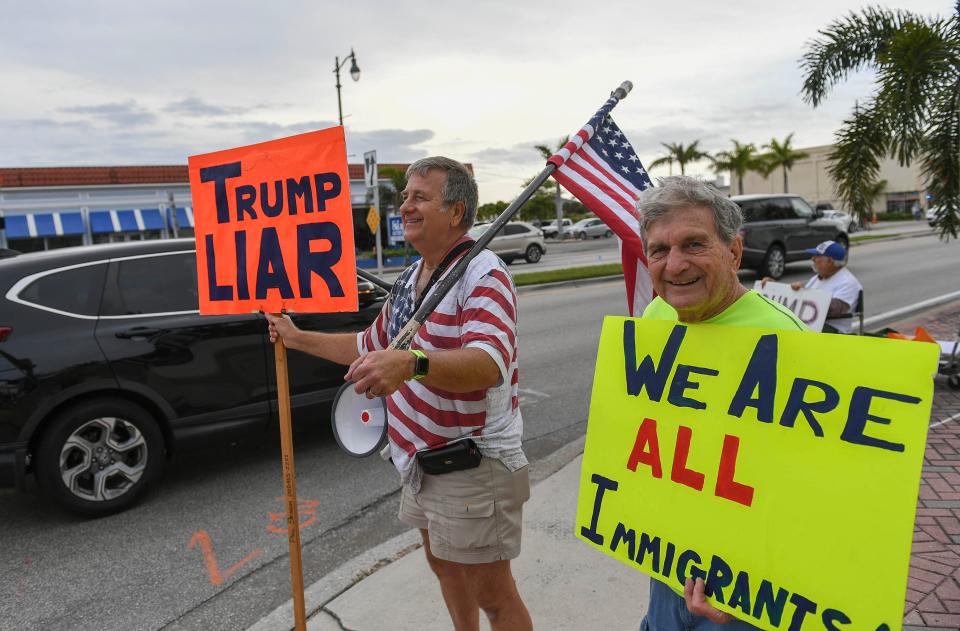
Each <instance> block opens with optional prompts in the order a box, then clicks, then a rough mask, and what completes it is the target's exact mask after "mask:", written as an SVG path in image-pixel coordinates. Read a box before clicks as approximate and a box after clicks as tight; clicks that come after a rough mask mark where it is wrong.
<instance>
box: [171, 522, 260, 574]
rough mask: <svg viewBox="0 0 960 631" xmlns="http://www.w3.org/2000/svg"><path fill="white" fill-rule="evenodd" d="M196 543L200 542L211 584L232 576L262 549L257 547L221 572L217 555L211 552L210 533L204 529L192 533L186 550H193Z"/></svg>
mask: <svg viewBox="0 0 960 631" xmlns="http://www.w3.org/2000/svg"><path fill="white" fill-rule="evenodd" d="M198 543H199V544H200V550H201V551H202V552H203V560H204V562H205V563H206V566H207V573H208V574H209V575H210V583H211V584H212V585H220V584H222V583H223V581H224V580H226V579H228V578H230V577H231V576H233V574H234V573H235V572H236V571H237V570H239V569H240V568H241V567H243V566H244V565H245V564H246V563H248V562H250V561H252V560H253V559H255V558H257V557H258V556H260V555H261V554H263V550H261V549H260V548H257V549H256V550H254V551H253V552H251V553H250V554H248V555H247V556H245V557H243V558H242V559H240V560H239V561H237V562H236V563H234V564H233V565H231V566H230V567H228V568H227V569H226V570H225V571H224V572H223V573H221V572H220V566H219V565H218V564H217V557H216V555H215V554H214V553H213V544H212V543H211V542H210V535H208V534H207V531H206V530H198V531H197V532H195V533H193V537H191V538H190V544H189V545H188V546H187V550H193V549H194V547H196V545H197V544H198Z"/></svg>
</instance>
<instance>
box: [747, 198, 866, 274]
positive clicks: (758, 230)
mask: <svg viewBox="0 0 960 631" xmlns="http://www.w3.org/2000/svg"><path fill="white" fill-rule="evenodd" d="M730 199H732V200H733V201H734V202H736V203H737V204H738V205H739V206H740V208H741V210H743V220H744V223H743V227H741V229H740V235H741V236H742V237H743V261H742V263H741V266H742V267H744V268H748V269H755V270H756V271H757V273H758V274H759V275H760V276H769V277H771V278H780V277H781V276H782V275H783V271H784V268H785V267H786V264H787V263H789V262H791V261H799V260H804V259H808V258H810V255H809V254H807V253H806V249H807V248H812V247H814V246H816V245H817V244H818V243H821V242H823V241H827V240H833V241H836V242H838V243H839V244H841V245H842V246H843V247H844V248H846V249H847V251H848V253H849V245H850V238H849V236H848V235H847V232H846V230H843V229H841V228H840V226H839V225H838V224H837V222H835V221H830V220H824V219H823V217H821V216H820V212H822V211H819V212H818V211H815V210H814V209H813V207H812V206H810V204H808V203H807V201H806V200H804V199H803V198H802V197H800V196H799V195H734V196H733V197H731V198H730Z"/></svg>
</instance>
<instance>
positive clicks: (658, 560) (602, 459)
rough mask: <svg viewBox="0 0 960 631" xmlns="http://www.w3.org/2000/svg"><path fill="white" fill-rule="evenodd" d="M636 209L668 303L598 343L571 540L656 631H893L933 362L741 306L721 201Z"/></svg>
mask: <svg viewBox="0 0 960 631" xmlns="http://www.w3.org/2000/svg"><path fill="white" fill-rule="evenodd" d="M638 209H639V211H640V213H641V219H640V233H641V237H642V239H643V245H644V248H645V250H646V252H647V258H648V261H649V270H650V275H651V278H652V281H653V285H654V289H655V290H656V292H657V294H658V298H656V299H655V300H654V301H653V302H651V303H650V305H649V306H648V307H647V309H646V310H645V312H644V316H643V319H642V320H633V319H628V318H607V320H606V321H605V323H604V329H603V333H602V334H601V339H600V350H599V353H598V358H597V372H596V376H595V379H594V390H593V395H592V399H591V409H590V425H589V428H588V432H587V443H586V450H585V453H584V460H583V469H582V472H581V491H580V497H579V505H578V514H577V523H578V527H577V534H578V536H580V537H581V538H582V539H584V540H585V541H587V542H588V543H590V544H591V545H593V546H594V547H596V548H597V549H599V550H601V551H603V552H604V553H605V554H608V555H611V556H613V557H614V558H617V559H618V560H620V561H622V562H624V563H626V564H628V565H630V566H631V567H634V568H636V569H638V570H640V571H642V572H644V573H647V574H649V575H651V577H653V578H654V580H652V582H651V594H650V606H649V609H648V612H647V617H646V618H645V619H644V621H643V622H642V625H641V629H642V630H643V631H647V630H649V631H681V630H682V631H689V630H696V631H711V630H719V629H723V630H725V631H742V630H749V629H757V628H761V629H784V630H787V629H789V630H791V631H803V630H806V629H827V630H831V629H845V628H846V629H850V628H857V629H861V628H862V629H870V630H871V631H874V630H876V631H880V630H888V631H889V630H890V629H895V628H899V625H900V620H901V617H902V607H903V596H904V594H905V589H906V576H907V567H908V562H909V550H910V541H911V535H912V530H913V509H914V507H915V505H916V499H917V488H918V481H919V475H920V467H921V464H922V458H923V450H924V445H925V437H926V419H927V418H929V408H930V403H931V399H932V390H933V386H932V379H931V374H932V372H933V370H934V369H935V366H936V359H937V357H936V356H937V353H936V351H937V349H936V348H935V347H933V346H932V345H929V348H924V347H925V346H927V345H921V344H913V345H912V346H910V345H909V343H890V342H889V341H886V340H879V339H864V338H856V339H854V338H837V337H827V336H823V337H821V336H818V335H812V334H810V333H809V332H807V331H806V328H805V326H804V325H803V324H802V323H801V322H800V321H799V320H798V319H797V317H796V316H795V315H793V314H792V313H791V312H790V311H788V310H787V309H786V308H785V307H783V306H782V305H779V304H777V303H774V302H772V301H769V300H767V299H765V298H764V297H763V296H761V295H759V294H758V293H756V292H755V291H748V290H747V289H745V288H744V287H743V286H742V285H741V284H740V282H739V280H738V278H737V269H738V268H739V264H740V257H741V254H742V251H743V245H742V241H741V239H740V236H739V234H738V230H739V227H740V221H741V213H740V210H739V207H738V206H737V205H736V204H734V203H733V202H731V201H730V200H728V199H727V198H725V197H723V196H722V195H720V194H719V193H718V192H717V191H716V190H715V189H713V188H712V187H710V186H709V185H706V184H703V183H701V182H698V181H696V180H694V179H692V178H686V177H673V178H665V180H664V181H663V182H662V185H661V186H660V187H658V188H652V189H648V190H647V191H645V192H644V193H643V194H642V196H641V198H640V201H639V202H638ZM710 325H728V326H724V327H722V328H721V327H715V326H710ZM824 358H829V362H824ZM885 365H886V366H893V365H895V366H897V368H898V371H897V374H896V375H894V374H890V373H891V372H892V371H889V370H888V371H880V370H876V369H875V370H869V369H866V370H865V369H864V366H868V367H869V366H874V367H877V366H885ZM851 375H852V376H851ZM681 590H682V591H683V596H682V597H681V595H680V591H681ZM708 598H709V599H710V602H707V599H708Z"/></svg>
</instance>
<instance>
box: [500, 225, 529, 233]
mask: <svg viewBox="0 0 960 631" xmlns="http://www.w3.org/2000/svg"><path fill="white" fill-rule="evenodd" d="M528 232H530V230H529V228H527V227H526V226H524V225H522V224H519V223H508V224H507V225H506V228H505V233H504V234H508V235H510V234H526V233H528Z"/></svg>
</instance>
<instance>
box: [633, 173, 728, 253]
mask: <svg viewBox="0 0 960 631" xmlns="http://www.w3.org/2000/svg"><path fill="white" fill-rule="evenodd" d="M683 208H706V209H708V210H709V211H710V212H712V213H713V221H714V224H715V225H716V227H717V234H718V235H719V236H720V239H721V240H722V241H723V242H724V243H730V242H731V241H733V239H734V238H735V237H736V236H737V232H738V231H739V230H740V226H741V224H743V211H741V210H740V206H738V205H737V203H736V202H734V201H731V200H730V198H728V197H725V196H724V195H723V193H721V192H720V191H718V190H717V189H716V188H715V187H714V186H712V185H710V184H707V183H706V182H703V181H701V180H698V179H696V178H692V177H690V176H687V175H673V176H670V177H665V178H661V179H660V186H656V187H651V188H648V189H647V190H645V191H643V192H642V193H641V194H640V199H639V200H637V210H638V211H639V212H640V238H641V239H642V241H643V247H644V248H646V247H647V230H648V229H649V227H650V224H652V223H653V222H655V221H656V220H657V219H660V218H662V217H663V216H665V215H667V214H668V213H670V212H672V211H674V210H679V209H683Z"/></svg>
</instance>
